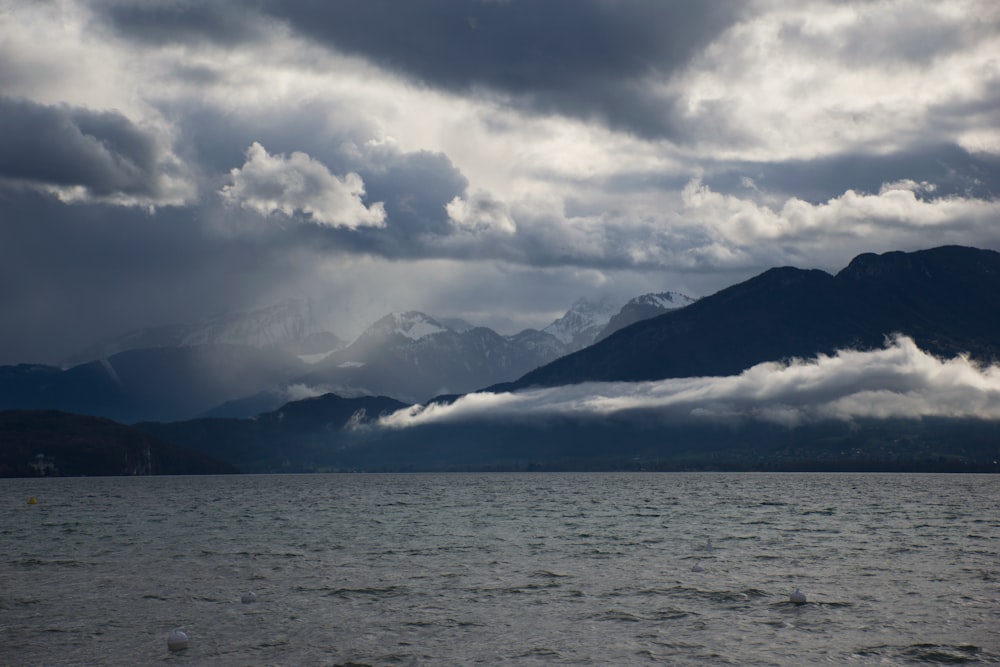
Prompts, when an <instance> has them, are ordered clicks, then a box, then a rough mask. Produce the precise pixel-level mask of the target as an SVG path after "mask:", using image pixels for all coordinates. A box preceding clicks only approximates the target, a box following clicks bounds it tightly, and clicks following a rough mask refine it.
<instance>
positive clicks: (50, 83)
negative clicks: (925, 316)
mask: <svg viewBox="0 0 1000 667" xmlns="http://www.w3.org/2000/svg"><path fill="white" fill-rule="evenodd" d="M998 193H1000V4H998V3H996V2H995V1H993V0H981V1H976V0H954V1H951V2H947V3H942V2H935V1H917V0H898V1H886V2H875V1H867V0H866V1H857V2H810V1H801V0H787V1H785V0H770V1H756V0H747V1H742V2H735V1H733V2H729V1H726V0H717V1H713V2H671V1H669V0H649V1H639V0H635V1H628V0H619V1H615V0H533V1H519V0H408V1H407V2H389V1H387V0H340V1H338V2H324V1H322V0H282V1H278V0H248V1H246V2H235V1H228V0H217V1H214V2H211V3H203V2H194V1H180V0H136V1H124V0H93V1H88V0H24V1H21V0H0V304H2V308H0V363H17V362H39V363H57V362H58V361H59V360H60V359H62V358H65V357H66V356H67V355H71V354H72V353H74V352H76V351H77V350H79V349H81V348H83V347H86V346H88V345H90V344H92V343H94V342H95V341H98V340H101V339H103V338H107V337H110V336H114V335H117V334H121V333H124V332H126V331H130V330H134V329H137V328H141V327H148V326H156V325H162V324H170V323H184V322H193V321H197V320H200V319H203V318H206V317H209V316H212V315H215V314H218V313H220V312H223V311H226V310H239V309H248V308H253V307H258V306H264V305H268V304H270V303H274V302H277V301H280V300H282V299H287V298H300V299H302V298H307V299H310V300H312V301H313V302H314V303H316V304H321V308H319V310H321V311H322V312H323V313H325V315H324V316H325V317H326V318H327V320H328V325H329V328H330V330H332V331H333V332H334V333H336V334H338V335H340V336H342V337H344V338H351V337H352V336H354V335H357V334H358V333H360V331H361V330H362V329H363V328H364V327H366V326H367V325H369V324H371V323H372V322H374V321H375V320H377V319H378V318H380V317H381V316H383V315H385V314H386V313H388V312H390V311H402V310H421V311H423V312H426V313H428V314H430V315H432V316H437V317H462V318H464V319H466V320H468V321H470V322H473V323H475V324H482V325H486V326H492V327H494V328H495V329H497V330H498V331H500V332H501V333H514V332H516V331H518V330H520V329H522V328H525V327H529V326H530V327H542V326H545V325H546V324H548V323H549V322H551V321H552V320H554V319H555V318H557V317H558V316H560V315H561V314H562V313H563V312H565V310H566V309H567V308H568V307H569V306H570V304H571V303H573V302H574V301H575V300H576V299H578V298H579V297H581V296H598V295H600V296H609V295H610V296H612V297H614V298H618V299H620V300H621V301H622V302H624V301H625V300H627V299H628V298H630V297H632V296H636V295H639V294H643V293H647V292H662V291H667V290H672V291H679V292H682V293H685V294H688V295H690V296H694V297H698V296H704V295H707V294H711V293H713V292H715V291H717V290H719V289H722V288H724V287H727V286H729V285H731V284H734V283H736V282H739V281H741V280H745V279H747V278H750V277H752V276H754V275H756V274H758V273H760V272H762V271H764V270H766V269H767V268H770V267H773V266H783V265H792V266H798V267H801V268H820V269H824V270H828V271H831V272H835V271H837V270H839V269H840V268H842V267H844V266H846V265H847V264H848V263H849V261H850V260H851V258H852V257H854V256H855V255H857V254H860V253H862V252H886V251H890V250H917V249H921V248H928V247H933V246H937V245H943V244H952V243H957V244H962V245H971V246H977V247H982V248H991V249H995V250H1000V202H998V201H997V194H998Z"/></svg>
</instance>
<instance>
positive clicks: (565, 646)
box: [0, 473, 1000, 666]
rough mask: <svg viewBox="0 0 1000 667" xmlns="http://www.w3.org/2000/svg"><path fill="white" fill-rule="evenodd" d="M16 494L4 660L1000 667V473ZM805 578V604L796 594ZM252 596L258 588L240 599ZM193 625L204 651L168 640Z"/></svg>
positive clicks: (108, 486)
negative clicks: (177, 648)
mask: <svg viewBox="0 0 1000 667" xmlns="http://www.w3.org/2000/svg"><path fill="white" fill-rule="evenodd" d="M0 490H2V494H0V501H2V503H3V520H2V523H0V664H3V665H43V664H44V665H80V664H93V665H97V664H102V665H151V664H159V663H164V664H173V665H184V664H189V665H206V664H210V665H271V664H273V665H303V666H305V665H335V664H344V663H349V662H353V663H357V664H371V665H470V664H483V665H557V664H565V665H588V664H589V665H611V664H615V665H631V664H635V665H642V664H670V665H703V664H718V665H801V664H817V663H824V662H825V663H829V664H845V663H849V664H859V665H864V664H879V665H886V664H889V665H896V664H924V665H926V664H956V663H964V664H1000V542H998V537H1000V530H998V528H1000V479H998V478H997V477H995V476H979V475H877V474H840V475H831V474H774V475H770V474H676V473H662V474H661V473H640V474H531V473H528V474H441V475H434V474H427V475H303V476H280V475H274V476H230V477H153V478H90V479H88V478H77V479H38V480H3V481H2V482H0ZM29 496H35V497H37V499H38V504H37V505H28V504H27V502H26V500H27V498H28V497H29ZM708 540H711V544H712V549H711V550H706V549H705V546H706V543H707V541H708ZM695 564H699V565H700V567H701V568H702V571H701V572H694V571H692V568H693V567H694V566H695ZM796 588H800V589H801V590H802V591H803V592H805V593H806V595H807V596H808V603H807V604H805V605H802V606H796V605H792V604H791V603H790V602H789V601H788V596H789V594H790V593H791V592H792V591H793V590H795V589H796ZM248 590H253V591H254V592H255V593H256V595H257V602H255V603H253V604H243V603H241V601H240V597H241V595H242V594H243V593H244V592H246V591H248ZM175 627H182V628H184V629H185V630H186V631H187V633H188V635H189V637H190V647H189V648H188V649H187V650H186V651H183V652H180V653H174V654H171V653H170V652H169V651H168V650H167V647H166V637H167V634H168V633H169V631H170V630H171V629H173V628H175Z"/></svg>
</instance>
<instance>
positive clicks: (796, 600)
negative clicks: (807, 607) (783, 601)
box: [788, 588, 806, 604]
mask: <svg viewBox="0 0 1000 667" xmlns="http://www.w3.org/2000/svg"><path fill="white" fill-rule="evenodd" d="M788 601H789V602H791V603H792V604H805V603H806V594H805V593H803V592H802V591H800V590H799V589H797V588H796V589H795V592H794V593H792V594H791V595H789V596H788Z"/></svg>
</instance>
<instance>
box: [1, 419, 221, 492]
mask: <svg viewBox="0 0 1000 667" xmlns="http://www.w3.org/2000/svg"><path fill="white" fill-rule="evenodd" d="M235 472H238V471H237V470H236V468H234V467H233V466H231V465H229V464H227V463H222V462H221V461H219V460H217V459H213V458H211V457H209V456H206V455H205V454H203V453H200V452H195V451H192V450H190V449H187V448H184V447H180V446H176V445H171V444H167V443H164V442H163V441H161V440H160V439H158V438H156V437H154V436H152V435H150V434H148V433H144V432H142V431H139V430H137V429H134V428H130V427H128V426H123V425H122V424H118V423H116V422H113V421H111V420H110V419H102V418H100V417H89V416H84V415H74V414H69V413H65V412H58V411H55V410H10V411H5V412H0V477H45V476H64V477H69V476H79V475H88V476H111V475H197V474H229V473H235Z"/></svg>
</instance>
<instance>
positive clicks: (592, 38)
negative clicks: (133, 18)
mask: <svg viewBox="0 0 1000 667" xmlns="http://www.w3.org/2000/svg"><path fill="white" fill-rule="evenodd" d="M263 6H264V7H265V8H266V11H268V12H270V13H271V14H272V15H273V16H274V17H276V18H279V19H284V20H286V21H287V22H288V23H289V24H290V25H291V26H292V27H293V29H294V30H296V31H298V32H299V33H301V34H304V35H308V36H310V37H312V38H313V39H315V40H316V41H318V42H320V43H323V44H326V45H328V46H329V47H331V48H332V49H334V50H336V51H340V52H344V53H348V54H354V55H359V56H362V57H364V58H366V59H369V60H371V61H372V62H375V63H377V64H379V65H381V66H383V67H386V68H388V69H391V70H395V71H398V72H401V73H403V74H405V75H407V76H411V77H415V78H417V79H419V80H420V81H422V82H424V83H426V84H429V85H432V86H436V87H440V88H444V89H448V90H452V91H457V92H468V91H473V92H487V91H488V92H492V93H496V94H499V95H501V96H503V97H506V96H512V97H513V99H512V100H509V101H510V102H512V103H513V104H514V105H515V106H518V107H521V108H524V109H529V110H536V111H540V112H557V113H560V114H564V115H568V116H573V117H581V118H586V119H590V118H595V119H599V120H603V121H605V122H607V123H609V124H610V125H611V126H613V127H617V128H620V129H626V130H629V131H632V132H635V133H637V134H640V135H672V136H674V137H675V138H681V137H679V136H678V135H677V120H676V117H675V116H676V109H675V105H676V102H677V100H676V99H673V98H665V97H663V96H662V95H659V94H657V93H654V92H653V91H652V90H651V89H650V87H649V86H648V85H647V81H648V80H649V79H652V78H656V79H658V80H663V79H665V78H667V77H669V75H670V74H671V73H673V72H675V71H676V70H678V69H679V68H682V67H683V66H684V65H686V64H687V63H688V62H689V60H690V59H691V57H692V56H693V55H694V54H695V53H697V52H698V50H699V49H700V48H702V47H704V46H705V45H706V44H707V43H708V42H709V41H711V39H712V38H713V37H715V36H716V35H718V34H719V33H720V32H721V31H722V30H724V29H725V28H727V27H728V26H730V25H731V24H732V23H734V22H735V21H736V20H737V19H738V18H739V15H740V13H741V7H742V5H740V4H738V3H734V2H729V1H728V0H725V1H723V0H720V1H717V2H704V3H690V2H668V1H666V0H658V1H646V2H630V3H608V2H601V1H597V0H553V1H549V2H525V1H523V0H511V1H508V2H484V1H480V0H459V1H441V0H426V1H421V2H391V1H389V0H347V1H343V2H336V3H330V2H322V1H319V0H299V1H296V2H265V3H263Z"/></svg>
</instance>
